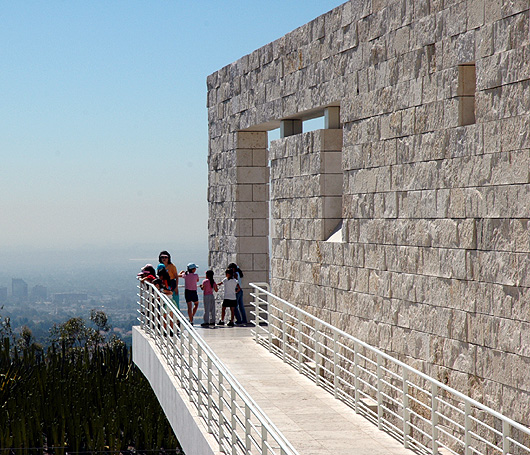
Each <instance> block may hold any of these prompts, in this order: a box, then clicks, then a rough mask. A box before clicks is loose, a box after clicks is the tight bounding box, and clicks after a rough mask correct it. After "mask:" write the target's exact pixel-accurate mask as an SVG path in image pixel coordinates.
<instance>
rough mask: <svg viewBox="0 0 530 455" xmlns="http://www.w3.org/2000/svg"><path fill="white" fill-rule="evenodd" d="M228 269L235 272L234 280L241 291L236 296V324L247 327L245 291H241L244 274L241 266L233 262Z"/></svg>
mask: <svg viewBox="0 0 530 455" xmlns="http://www.w3.org/2000/svg"><path fill="white" fill-rule="evenodd" d="M228 268H229V269H232V270H233V272H234V278H235V279H236V280H237V283H238V284H239V291H238V292H237V294H236V301H237V305H236V308H235V313H236V324H238V325H247V313H246V312H245V303H244V302H243V290H242V289H241V278H243V272H242V270H241V269H240V268H239V266H238V265H237V264H236V263H234V262H232V263H230V264H228Z"/></svg>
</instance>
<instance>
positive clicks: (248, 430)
mask: <svg viewBox="0 0 530 455" xmlns="http://www.w3.org/2000/svg"><path fill="white" fill-rule="evenodd" d="M251 431H252V426H251V425H250V408H249V407H248V404H245V450H246V451H247V453H250V452H251V449H252V441H251V439H250V433H251Z"/></svg>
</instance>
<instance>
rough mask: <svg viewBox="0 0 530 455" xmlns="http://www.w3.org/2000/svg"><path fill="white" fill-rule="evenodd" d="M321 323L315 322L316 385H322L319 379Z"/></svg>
mask: <svg viewBox="0 0 530 455" xmlns="http://www.w3.org/2000/svg"><path fill="white" fill-rule="evenodd" d="M319 331H320V323H318V322H316V321H315V383H316V385H319V384H320V378H319V374H318V373H319V371H318V370H319V365H320V347H319V338H320V337H319V335H318V332H319Z"/></svg>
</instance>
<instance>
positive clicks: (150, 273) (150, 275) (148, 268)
mask: <svg viewBox="0 0 530 455" xmlns="http://www.w3.org/2000/svg"><path fill="white" fill-rule="evenodd" d="M137 277H138V279H139V280H140V281H142V282H143V281H147V282H149V283H152V282H153V281H155V280H156V271H155V268H154V267H153V266H152V265H151V264H145V265H144V266H143V267H142V270H141V272H140V273H139V274H138V275H137Z"/></svg>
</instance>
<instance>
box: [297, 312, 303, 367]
mask: <svg viewBox="0 0 530 455" xmlns="http://www.w3.org/2000/svg"><path fill="white" fill-rule="evenodd" d="M296 330H297V334H296V344H297V347H298V372H299V373H301V372H302V365H303V363H304V359H303V356H302V319H301V316H300V310H296Z"/></svg>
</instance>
